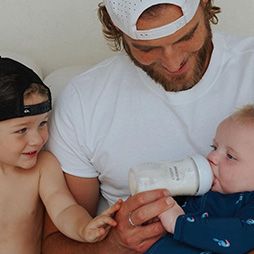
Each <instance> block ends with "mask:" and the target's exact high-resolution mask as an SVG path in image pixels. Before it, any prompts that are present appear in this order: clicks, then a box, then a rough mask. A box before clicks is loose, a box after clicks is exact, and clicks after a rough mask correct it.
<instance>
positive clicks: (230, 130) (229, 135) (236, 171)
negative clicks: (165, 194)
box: [147, 105, 254, 254]
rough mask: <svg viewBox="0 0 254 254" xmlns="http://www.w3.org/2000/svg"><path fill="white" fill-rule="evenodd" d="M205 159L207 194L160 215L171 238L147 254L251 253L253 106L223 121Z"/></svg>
mask: <svg viewBox="0 0 254 254" xmlns="http://www.w3.org/2000/svg"><path fill="white" fill-rule="evenodd" d="M211 147H212V151H211V152H210V153H209V154H208V156H207V159H208V161H209V163H210V165H211V168H212V171H213V175H214V180H213V185H212V188H211V191H209V192H208V193H206V194H205V195H203V196H200V197H191V198H190V199H189V200H187V202H186V203H185V204H184V205H183V206H182V207H180V206H179V205H178V204H177V203H176V202H175V205H174V206H173V207H172V208H170V209H168V210H167V211H165V212H164V213H163V214H161V215H160V219H161V221H162V224H163V225H164V227H165V229H166V230H167V231H168V232H169V233H170V234H167V235H166V236H165V237H163V238H161V239H160V240H159V241H158V242H157V243H156V244H155V245H154V246H152V247H151V249H150V250H148V252H147V253H149V254H152V253H153V254H155V253H158V254H164V253H174V254H178V253H179V254H183V253H188V254H192V253H193V254H194V253H196V254H197V253H203V254H205V253H206V254H208V253H210V254H211V253H229V254H232V253H237V254H241V253H247V252H248V251H250V250H253V249H254V240H253V235H254V106H253V105H247V106H245V107H244V108H242V109H241V110H239V111H236V112H235V113H233V114H232V115H231V116H229V117H227V118H226V119H225V120H223V121H222V122H221V123H220V124H219V126H218V128H217V131H216V135H215V138H214V140H213V144H212V145H211Z"/></svg>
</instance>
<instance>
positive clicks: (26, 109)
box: [0, 56, 52, 121]
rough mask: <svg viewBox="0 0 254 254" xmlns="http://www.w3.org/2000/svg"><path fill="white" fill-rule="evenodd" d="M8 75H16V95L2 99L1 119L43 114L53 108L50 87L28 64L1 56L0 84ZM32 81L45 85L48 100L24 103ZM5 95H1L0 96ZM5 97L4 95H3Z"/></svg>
mask: <svg viewBox="0 0 254 254" xmlns="http://www.w3.org/2000/svg"><path fill="white" fill-rule="evenodd" d="M8 76H15V78H16V80H17V81H15V82H13V87H12V89H14V93H15V96H13V97H12V98H11V99H9V100H8V99H6V100H3V101H0V121H3V120H7V119H11V118H17V117H24V116H32V115H38V114H43V113H46V112H48V111H50V110H51V109H52V101H51V93H50V90H49V88H48V87H47V86H46V85H45V84H44V83H43V82H42V80H41V79H40V78H39V76H38V75H37V74H36V73H35V72H34V71H33V70H32V69H30V68H28V67H27V66H25V65H23V64H21V63H19V62H17V61H15V60H12V59H10V58H2V57H1V56H0V86H1V87H3V83H4V82H5V81H6V79H7V77H8ZM32 83H36V84H39V85H41V86H43V87H44V88H45V89H46V90H47V91H48V94H47V95H48V100H47V101H45V102H42V103H39V104H34V105H24V92H25V90H26V89H27V88H29V87H30V85H31V84H32ZM2 96H3V95H0V98H1V97H2ZM2 98H3V97H2Z"/></svg>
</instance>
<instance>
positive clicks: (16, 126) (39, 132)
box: [0, 95, 48, 169]
mask: <svg viewBox="0 0 254 254" xmlns="http://www.w3.org/2000/svg"><path fill="white" fill-rule="evenodd" d="M44 100H45V99H44ZM42 101H43V100H42V99H41V97H40V96H38V95H37V97H34V96H32V98H30V100H27V101H26V102H25V103H26V105H32V104H37V103H41V102H42ZM47 140H48V113H43V114H39V115H34V116H26V117H19V118H13V119H9V120H5V121H0V167H2V168H9V167H20V168H24V169H29V168H32V167H33V166H34V165H35V164H36V162H37V157H38V153H39V151H40V150H41V149H42V147H43V146H44V144H45V143H46V142H47Z"/></svg>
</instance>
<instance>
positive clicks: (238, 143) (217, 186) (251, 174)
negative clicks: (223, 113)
mask: <svg viewBox="0 0 254 254" xmlns="http://www.w3.org/2000/svg"><path fill="white" fill-rule="evenodd" d="M212 148H213V151H211V152H210V153H209V154H208V156H207V158H208V160H209V162H210V165H211V167H212V170H213V173H214V182H213V186H212V190H213V191H217V192H221V193H234V192H242V191H253V190H254V125H253V124H239V123H237V122H235V121H234V120H232V118H227V119H225V120H224V121H223V122H222V123H221V124H220V125H219V126H218V128H217V131H216V135H215V138H214V141H213V145H212Z"/></svg>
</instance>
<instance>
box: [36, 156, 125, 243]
mask: <svg viewBox="0 0 254 254" xmlns="http://www.w3.org/2000/svg"><path fill="white" fill-rule="evenodd" d="M36 167H37V168H38V170H39V172H40V181H39V183H38V184H39V195H40V197H41V199H42V201H43V203H44V205H45V207H46V210H47V212H48V214H49V216H50V218H51V220H52V222H53V223H54V224H55V225H56V227H57V228H58V229H59V230H60V231H61V232H62V233H63V234H65V235H66V236H68V237H70V238H72V239H74V240H77V241H82V242H85V241H96V239H97V238H98V239H100V238H101V235H105V234H107V232H108V229H107V227H105V228H106V229H105V232H104V229H103V227H104V226H105V225H109V226H114V225H116V223H114V220H113V219H112V218H110V217H109V216H110V215H112V214H113V213H114V212H115V211H117V210H118V209H119V208H120V203H121V202H120V201H119V202H117V203H116V204H115V205H113V206H112V207H111V208H109V209H108V210H106V211H105V213H104V214H102V215H101V216H99V218H96V219H95V220H94V222H93V223H91V224H89V223H90V221H92V219H93V218H92V217H91V216H90V214H89V213H88V211H87V210H86V209H84V208H83V207H82V206H80V205H79V204H78V203H77V202H76V201H75V199H74V198H73V196H72V194H71V193H70V191H69V189H68V187H67V184H66V182H65V178H64V175H63V172H62V170H61V167H60V165H59V162H58V161H57V159H56V158H55V157H54V156H53V155H52V154H51V153H49V152H46V151H42V152H41V153H40V155H39V157H38V162H37V165H36ZM84 195H85V193H84ZM87 226H88V229H90V231H89V232H91V228H93V229H94V228H95V227H97V231H98V232H99V233H98V234H97V233H93V236H90V235H89V234H87V231H86V229H85V228H86V227H87ZM98 228H99V229H98ZM94 231H96V230H94ZM102 238H103V237H102Z"/></svg>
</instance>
